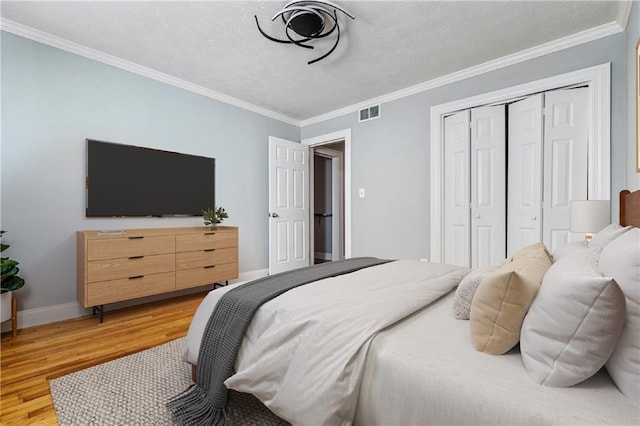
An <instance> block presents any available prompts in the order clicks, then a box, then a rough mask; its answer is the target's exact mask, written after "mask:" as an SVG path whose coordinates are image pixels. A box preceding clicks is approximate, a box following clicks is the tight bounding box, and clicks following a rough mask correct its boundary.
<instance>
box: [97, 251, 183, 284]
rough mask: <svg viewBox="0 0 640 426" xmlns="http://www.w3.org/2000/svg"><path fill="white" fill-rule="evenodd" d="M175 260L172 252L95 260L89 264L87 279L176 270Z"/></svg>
mask: <svg viewBox="0 0 640 426" xmlns="http://www.w3.org/2000/svg"><path fill="white" fill-rule="evenodd" d="M175 261H176V258H175V256H174V255H173V254H172V253H171V254H157V255H153V256H132V257H125V258H120V259H106V260H94V261H91V262H88V264H87V281H88V282H90V283H92V282H96V281H107V280H115V279H119V278H129V277H132V276H135V275H149V274H159V273H161V272H170V271H173V270H175Z"/></svg>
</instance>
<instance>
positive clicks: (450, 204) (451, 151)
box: [443, 110, 471, 266]
mask: <svg viewBox="0 0 640 426" xmlns="http://www.w3.org/2000/svg"><path fill="white" fill-rule="evenodd" d="M469 161H470V160H469V110H465V111H460V112H457V113H455V114H453V115H450V116H448V117H445V119H444V211H443V214H444V229H443V237H444V262H445V263H448V264H452V265H460V266H470V264H471V262H470V253H471V250H470V238H469V232H470V228H469V225H470V216H469V215H470V210H469V201H470V187H469Z"/></svg>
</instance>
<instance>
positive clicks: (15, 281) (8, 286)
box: [2, 276, 24, 293]
mask: <svg viewBox="0 0 640 426" xmlns="http://www.w3.org/2000/svg"><path fill="white" fill-rule="evenodd" d="M23 286H24V279H22V278H20V277H18V276H13V277H10V278H9V279H8V280H4V279H3V280H2V293H6V292H7V291H15V290H20V289H21V288H22V287H23Z"/></svg>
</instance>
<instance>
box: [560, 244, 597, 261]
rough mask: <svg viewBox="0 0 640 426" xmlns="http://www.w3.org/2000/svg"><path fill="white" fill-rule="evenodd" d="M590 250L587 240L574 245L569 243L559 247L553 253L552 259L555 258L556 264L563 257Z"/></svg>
mask: <svg viewBox="0 0 640 426" xmlns="http://www.w3.org/2000/svg"><path fill="white" fill-rule="evenodd" d="M588 249H589V241H587V240H582V241H575V242H573V243H568V244H565V245H563V246H560V247H558V248H557V249H556V250H555V251H554V252H553V254H552V255H551V257H552V258H553V261H554V262H556V261H557V260H558V259H560V258H562V257H565V256H567V255H570V254H572V253H575V252H577V251H580V250H588Z"/></svg>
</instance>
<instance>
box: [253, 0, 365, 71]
mask: <svg viewBox="0 0 640 426" xmlns="http://www.w3.org/2000/svg"><path fill="white" fill-rule="evenodd" d="M338 11H340V12H342V13H344V14H345V15H347V16H348V17H349V18H351V19H356V18H355V16H353V15H351V14H350V13H349V12H347V11H346V10H344V9H343V8H341V7H340V6H338V5H336V4H334V3H331V2H328V1H323V0H294V1H291V2H289V3H287V4H286V5H285V6H284V8H283V9H282V10H281V11H280V12H278V13H276V14H275V15H273V18H271V20H272V21H275V20H276V19H277V18H278V17H281V18H282V22H284V24H285V25H284V31H285V34H286V36H287V40H280V39H277V38H274V37H271V36H270V35H268V34H267V33H265V32H264V31H263V30H262V28H260V24H259V23H258V17H257V16H256V15H254V17H255V18H256V25H257V26H258V31H260V34H262V35H263V36H265V37H266V38H268V39H269V40H271V41H275V42H277V43H289V44H295V45H296V46H300V47H304V48H306V49H313V46H311V45H309V44H305V43H306V42H308V41H312V40H316V39H320V38H324V37H327V36H328V35H330V34H332V33H333V32H334V31H336V34H337V35H336V42H335V43H334V45H333V47H332V48H331V50H329V51H328V52H327V53H325V54H324V55H322V56H320V57H318V58H316V59H314V60H312V61H309V62H308V64H309V65H311V64H313V63H315V62H318V61H319V60H321V59H324V58H326V57H327V56H329V55H330V54H331V52H333V51H334V50H335V48H336V46H338V42H339V41H340V25H339V24H338ZM291 31H292V32H293V33H295V35H297V36H299V37H302V38H294V37H295V35H292V34H291Z"/></svg>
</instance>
